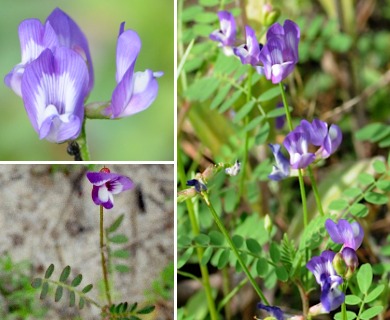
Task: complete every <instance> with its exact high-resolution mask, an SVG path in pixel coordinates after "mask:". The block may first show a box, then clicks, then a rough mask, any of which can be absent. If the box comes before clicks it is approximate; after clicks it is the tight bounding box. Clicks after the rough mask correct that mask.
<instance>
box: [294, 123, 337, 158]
mask: <svg viewBox="0 0 390 320" xmlns="http://www.w3.org/2000/svg"><path fill="white" fill-rule="evenodd" d="M295 131H300V132H305V133H306V134H307V135H308V136H309V137H310V138H309V139H310V143H311V144H313V145H315V146H318V147H320V148H319V149H318V150H317V152H316V154H317V155H318V156H319V157H321V158H323V159H325V158H328V157H329V156H330V155H331V154H332V153H334V152H335V151H336V150H337V148H338V147H339V146H340V144H341V140H342V133H341V130H340V128H339V127H338V126H337V125H335V124H332V125H331V126H330V128H328V124H327V123H326V122H324V121H321V120H319V119H314V120H313V121H312V123H310V122H308V121H307V120H302V121H301V123H300V125H299V126H298V127H296V128H295Z"/></svg>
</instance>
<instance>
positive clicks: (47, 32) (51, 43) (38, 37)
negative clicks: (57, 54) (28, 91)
mask: <svg viewBox="0 0 390 320" xmlns="http://www.w3.org/2000/svg"><path fill="white" fill-rule="evenodd" d="M18 32H19V40H20V49H21V52H22V61H21V62H20V63H19V64H17V65H16V66H15V67H14V68H13V69H12V71H11V72H10V73H8V74H7V75H6V76H5V78H4V82H5V84H6V85H7V86H8V87H10V88H11V89H12V90H13V91H14V92H15V93H16V94H17V95H19V96H22V76H23V73H24V70H25V68H26V66H27V65H28V64H29V63H30V62H31V61H33V60H35V59H36V58H38V56H39V55H40V54H41V53H42V51H43V50H45V49H46V48H49V49H53V48H55V47H57V46H58V39H57V35H56V33H55V31H54V30H53V28H52V27H51V25H50V24H45V25H44V26H43V25H42V23H41V22H40V21H39V20H37V19H28V20H24V21H22V22H21V23H20V25H19V30H18Z"/></svg>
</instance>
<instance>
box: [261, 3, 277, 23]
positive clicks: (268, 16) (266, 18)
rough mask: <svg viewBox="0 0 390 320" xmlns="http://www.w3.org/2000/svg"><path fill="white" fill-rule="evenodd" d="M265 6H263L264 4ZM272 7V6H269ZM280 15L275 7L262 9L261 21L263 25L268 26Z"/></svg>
mask: <svg viewBox="0 0 390 320" xmlns="http://www.w3.org/2000/svg"><path fill="white" fill-rule="evenodd" d="M264 7H265V6H264ZM271 8H272V7H271ZM279 16H280V10H279V9H277V8H275V9H271V10H269V9H268V10H264V11H263V14H262V19H261V20H262V23H263V25H264V26H265V27H269V26H270V25H272V24H274V23H275V22H276V20H278V18H279Z"/></svg>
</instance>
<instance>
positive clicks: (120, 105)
mask: <svg viewBox="0 0 390 320" xmlns="http://www.w3.org/2000/svg"><path fill="white" fill-rule="evenodd" d="M119 29H120V31H119V36H118V41H117V71H116V80H117V83H118V84H117V86H116V87H115V88H113V89H112V96H111V99H110V100H109V101H105V102H92V103H87V100H88V97H89V95H90V93H91V91H92V89H93V86H94V82H95V72H94V67H93V63H92V57H91V52H90V49H89V45H88V41H87V37H86V35H85V34H84V32H83V31H82V30H81V28H80V27H79V26H78V25H77V24H76V22H75V21H74V20H73V19H72V18H71V17H70V16H69V15H68V14H66V13H65V12H64V11H62V10H61V9H59V8H56V9H54V10H53V12H52V13H51V14H50V15H49V16H48V17H47V19H46V21H45V22H44V23H43V24H42V23H41V22H40V21H39V20H37V19H26V20H24V21H22V22H21V23H20V25H19V39H20V46H21V55H22V58H21V62H20V63H18V64H17V65H16V66H15V67H14V68H13V69H12V70H11V71H10V72H9V73H8V74H7V75H6V76H5V78H4V82H5V84H6V85H7V86H8V87H9V88H10V89H12V90H13V91H14V92H15V93H16V94H17V95H19V96H21V98H22V100H23V103H24V107H25V109H26V113H27V115H28V117H29V120H30V122H31V124H32V126H33V128H34V130H35V131H36V132H37V134H38V136H39V139H46V140H48V141H50V142H54V143H64V142H68V143H69V148H68V153H69V154H70V155H73V156H75V159H76V160H89V158H90V156H89V152H88V148H87V142H86V130H85V126H86V119H113V118H123V117H127V116H131V115H133V114H136V113H138V112H141V111H143V110H145V109H147V108H148V107H149V106H150V105H151V104H152V103H153V101H154V100H155V99H156V97H157V93H158V82H157V78H159V77H161V76H162V75H163V72H161V71H159V72H153V71H151V70H149V69H147V70H146V71H143V72H140V71H138V72H135V62H136V59H137V56H138V54H139V52H140V49H141V40H140V38H139V36H138V34H137V33H136V31H134V30H125V28H124V22H123V23H122V24H121V25H120V28H119Z"/></svg>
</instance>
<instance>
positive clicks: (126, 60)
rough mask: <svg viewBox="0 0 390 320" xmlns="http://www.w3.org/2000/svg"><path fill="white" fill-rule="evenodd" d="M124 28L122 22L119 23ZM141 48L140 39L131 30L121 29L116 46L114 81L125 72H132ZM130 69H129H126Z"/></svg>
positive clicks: (118, 79)
mask: <svg viewBox="0 0 390 320" xmlns="http://www.w3.org/2000/svg"><path fill="white" fill-rule="evenodd" d="M120 28H121V30H123V28H124V22H123V23H122V24H121V27H120ZM140 50H141V39H140V37H139V36H138V34H137V32H135V31H133V30H126V31H124V32H123V31H122V33H120V35H119V37H118V43H117V47H116V82H117V83H119V82H120V81H121V80H122V78H123V77H124V75H125V73H126V72H128V73H131V74H132V73H133V72H134V65H135V62H136V60H137V57H138V54H139V52H140ZM128 70H131V71H128Z"/></svg>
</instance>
